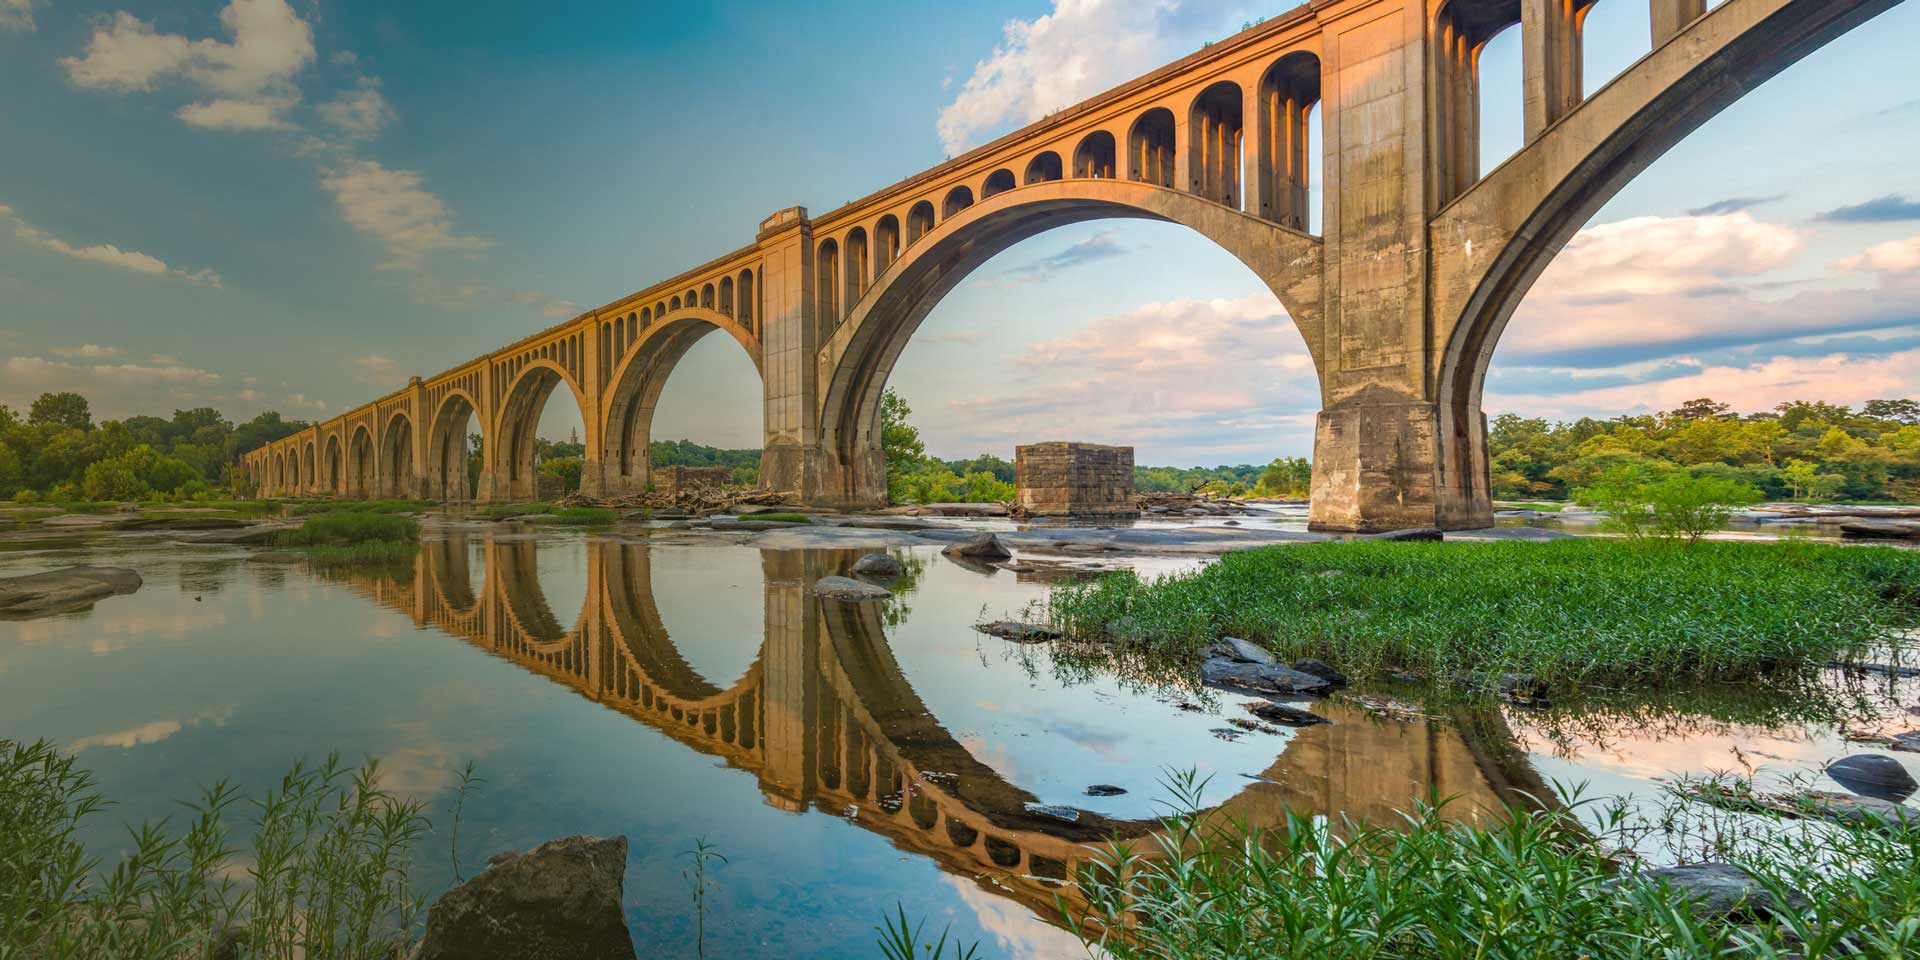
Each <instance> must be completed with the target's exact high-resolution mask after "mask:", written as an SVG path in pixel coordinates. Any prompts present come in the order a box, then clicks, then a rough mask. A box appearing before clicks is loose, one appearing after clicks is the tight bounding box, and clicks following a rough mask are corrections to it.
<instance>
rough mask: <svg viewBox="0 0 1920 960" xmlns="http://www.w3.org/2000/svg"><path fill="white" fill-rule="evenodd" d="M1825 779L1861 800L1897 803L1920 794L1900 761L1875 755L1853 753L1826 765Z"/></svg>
mask: <svg viewBox="0 0 1920 960" xmlns="http://www.w3.org/2000/svg"><path fill="white" fill-rule="evenodd" d="M1827 776H1829V777H1832V778H1833V781H1834V782H1835V783H1838V784H1839V785H1841V786H1843V787H1846V788H1847V789H1848V790H1852V791H1853V792H1854V793H1857V794H1860V795H1861V796H1863V797H1875V798H1878V799H1881V800H1891V801H1893V802H1894V803H1899V802H1901V801H1903V800H1905V799H1907V798H1908V797H1911V796H1913V794H1914V792H1915V791H1920V783H1915V782H1914V779H1913V774H1911V773H1908V772H1907V768H1906V767H1905V766H1903V765H1902V764H1901V763H1900V761H1898V760H1895V759H1893V758H1892V757H1883V756H1881V755H1879V754H1877V753H1857V754H1854V755H1853V756H1851V757H1841V758H1840V759H1838V760H1835V761H1833V762H1832V763H1829V764H1827Z"/></svg>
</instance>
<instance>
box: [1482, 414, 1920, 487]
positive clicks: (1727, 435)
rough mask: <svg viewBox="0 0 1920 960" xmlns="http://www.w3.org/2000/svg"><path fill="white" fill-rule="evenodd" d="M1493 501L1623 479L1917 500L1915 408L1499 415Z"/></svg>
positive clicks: (1919, 424)
mask: <svg viewBox="0 0 1920 960" xmlns="http://www.w3.org/2000/svg"><path fill="white" fill-rule="evenodd" d="M1487 456H1488V460H1489V465H1490V467H1491V472H1492V480H1493V495H1494V497H1495V498H1498V499H1518V498H1540V499H1556V500H1557V499H1564V498H1566V497H1568V496H1569V495H1570V494H1571V493H1572V492H1573V491H1575V490H1577V489H1579V488H1582V487H1587V486H1590V485H1593V484H1595V483H1596V482H1598V481H1600V480H1601V479H1602V478H1603V477H1607V476H1609V475H1613V476H1618V475H1619V474H1620V473H1621V472H1622V471H1625V472H1629V473H1638V474H1641V475H1643V476H1645V477H1646V478H1648V479H1657V478H1658V477H1660V476H1663V475H1666V474H1673V473H1686V474H1689V475H1691V476H1694V477H1696V478H1706V477H1711V478H1715V479H1720V480H1726V481H1729V482H1733V483H1742V484H1746V485H1747V486H1750V487H1752V488H1754V489H1755V490H1756V491H1758V492H1759V493H1760V494H1762V495H1763V496H1765V497H1766V498H1767V499H1772V500H1787V499H1793V500H1836V499H1838V500H1850V501H1872V500H1898V501H1914V500H1920V403H1916V402H1915V401H1913V400H1909V399H1895V400H1869V401H1867V402H1866V403H1865V404H1864V405H1862V406H1861V408H1860V409H1859V410H1854V409H1852V408H1851V407H1847V406H1842V405H1838V404H1831V403H1822V402H1818V401H1805V400H1795V401H1791V402H1788V403H1782V404H1780V405H1778V406H1776V407H1774V408H1773V409H1772V410H1767V411H1762V412H1759V413H1749V414H1740V413H1736V412H1734V410H1733V408H1732V407H1731V406H1730V405H1728V404H1725V403H1720V402H1718V401H1715V400H1712V399H1709V398H1701V399H1698V400H1689V401H1687V402H1686V403H1683V404H1681V405H1680V406H1678V407H1676V408H1674V409H1672V410H1668V411H1664V412H1661V413H1656V414H1652V415H1643V416H1620V417H1613V418H1611V419H1607V420H1596V419H1593V418H1591V417H1582V418H1580V419H1578V420H1573V421H1569V422H1554V423H1549V422H1548V421H1546V420H1544V419H1539V418H1527V417H1522V416H1519V415H1517V414H1511V413H1505V414H1501V415H1499V416H1497V417H1495V418H1494V419H1493V422H1492V424H1491V425H1490V428H1489V430H1488V435H1487Z"/></svg>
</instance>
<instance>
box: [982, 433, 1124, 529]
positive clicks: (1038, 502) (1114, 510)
mask: <svg viewBox="0 0 1920 960" xmlns="http://www.w3.org/2000/svg"><path fill="white" fill-rule="evenodd" d="M1013 471H1014V489H1015V494H1016V497H1015V501H1014V502H1015V503H1017V504H1018V505H1019V507H1020V509H1021V511H1023V512H1024V513H1025V514H1026V515H1027V516H1030V517H1115V516H1138V515H1139V513H1140V507H1139V503H1138V501H1136V500H1135V499H1134V495H1133V448H1132V447H1109V446H1103V445H1100V444H1096V443H1030V444H1025V445H1023V446H1018V447H1014V448H1013Z"/></svg>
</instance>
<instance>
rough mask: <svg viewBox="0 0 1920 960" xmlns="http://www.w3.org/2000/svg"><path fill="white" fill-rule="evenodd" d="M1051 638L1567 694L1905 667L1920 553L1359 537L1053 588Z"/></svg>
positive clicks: (1918, 595) (1916, 608) (1919, 594)
mask: <svg viewBox="0 0 1920 960" xmlns="http://www.w3.org/2000/svg"><path fill="white" fill-rule="evenodd" d="M1047 613H1048V617H1049V619H1050V621H1051V622H1052V625H1053V626H1054V627H1055V628H1056V629H1058V630H1060V631H1062V632H1063V633H1064V634H1065V635H1066V636H1068V637H1069V638H1070V639H1079V640H1092V641H1101V642H1107V641H1116V640H1117V641H1121V642H1126V643H1130V644H1133V645H1137V646H1141V647H1144V648H1147V649H1150V650H1151V651H1153V652H1155V653H1157V654H1161V655H1163V656H1167V657H1175V658H1188V659H1191V658H1195V657H1197V656H1198V655H1199V652H1200V651H1201V650H1202V649H1203V648H1204V647H1206V646H1208V645H1210V644H1212V643H1214V642H1216V641H1218V640H1219V639H1220V638H1221V637H1222V636H1235V637H1241V638H1245V639H1248V640H1252V641H1254V642H1256V643H1260V644H1262V645H1264V646H1266V647H1268V648H1269V649H1271V650H1273V651H1274V652H1275V653H1276V654H1277V655H1279V656H1280V657H1281V658H1283V659H1296V658H1301V657H1317V658H1319V659H1322V660H1325V661H1327V662H1328V663H1331V664H1332V665H1334V666H1335V667H1337V668H1339V669H1341V670H1343V671H1345V672H1347V673H1349V674H1353V675H1355V676H1359V677H1365V676H1379V675H1385V674H1390V673H1395V672H1410V673H1415V674H1419V675H1421V676H1424V677H1427V678H1432V679H1435V680H1439V681H1442V682H1445V681H1449V680H1451V679H1452V678H1453V677H1455V676H1456V675H1459V674H1463V673H1490V672H1504V671H1511V672H1518V673H1529V674H1533V675H1535V676H1537V677H1540V678H1541V679H1543V680H1545V681H1547V682H1549V683H1552V684H1563V685H1578V684H1603V685H1627V684H1630V685H1635V686H1643V687H1659V686H1671V685H1679V684H1686V683H1694V682H1701V681H1717V680H1747V679H1756V678H1762V677H1766V676H1768V675H1771V674H1778V673H1783V672H1789V671H1793V670H1796V669H1799V668H1804V667H1806V666H1809V665H1815V664H1819V663H1823V662H1825V661H1829V660H1847V659H1855V658H1872V657H1885V656H1889V655H1892V654H1893V653H1897V652H1898V651H1896V650H1893V649H1892V648H1894V647H1896V646H1897V645H1898V644H1899V643H1900V642H1901V639H1900V635H1899V629H1900V628H1901V627H1903V626H1908V625H1911V624H1913V623H1915V622H1916V621H1917V620H1920V553H1916V552H1913V551H1902V550H1895V549H1892V548H1866V547H1842V546H1836V545H1829V544H1816V543H1771V544H1769V543H1738V542H1717V541H1708V542H1702V543H1698V544H1695V545H1693V546H1692V547H1689V548H1681V547H1677V546H1673V545H1668V544H1662V543H1657V542H1634V541H1625V540H1595V539H1569V540H1558V541H1553V542H1548V543H1516V542H1497V543H1394V542H1382V541H1351V542H1336V543H1320V544H1304V545H1292V546H1277V547H1266V548H1262V549H1258V550H1248V551H1243V552H1239V553H1232V554H1228V555H1226V556H1224V557H1222V558H1221V559H1220V560H1219V561H1217V562H1215V563H1213V564H1210V565H1208V566H1206V567H1204V568H1202V569H1200V570H1198V571H1194V572H1191V573H1183V574H1172V575H1167V576H1162V577H1157V578H1143V577H1141V576H1139V575H1138V574H1135V573H1133V572H1131V571H1122V572H1116V573H1110V574H1107V575H1105V576H1103V577H1101V578H1099V579H1098V580H1094V581H1091V582H1088V583H1082V584H1068V585H1065V586H1061V587H1058V588H1056V589H1055V590H1054V591H1053V592H1052V594H1051V595H1050V597H1049V599H1048V601H1047Z"/></svg>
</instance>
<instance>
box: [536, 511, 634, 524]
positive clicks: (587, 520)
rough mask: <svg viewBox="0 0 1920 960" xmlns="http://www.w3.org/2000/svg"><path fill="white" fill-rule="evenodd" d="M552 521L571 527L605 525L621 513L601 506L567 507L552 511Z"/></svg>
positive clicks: (618, 517)
mask: <svg viewBox="0 0 1920 960" xmlns="http://www.w3.org/2000/svg"><path fill="white" fill-rule="evenodd" d="M551 516H552V518H553V519H552V520H550V521H549V522H550V523H559V524H565V525H567V526H570V527H595V526H604V525H606V524H610V523H613V522H614V521H616V520H618V519H620V514H619V513H617V512H615V511H613V510H606V509H602V508H600V507H566V508H564V509H560V510H555V511H553V513H552V515H551Z"/></svg>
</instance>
